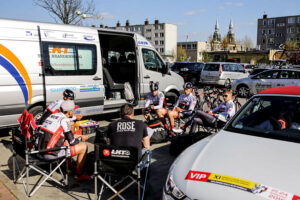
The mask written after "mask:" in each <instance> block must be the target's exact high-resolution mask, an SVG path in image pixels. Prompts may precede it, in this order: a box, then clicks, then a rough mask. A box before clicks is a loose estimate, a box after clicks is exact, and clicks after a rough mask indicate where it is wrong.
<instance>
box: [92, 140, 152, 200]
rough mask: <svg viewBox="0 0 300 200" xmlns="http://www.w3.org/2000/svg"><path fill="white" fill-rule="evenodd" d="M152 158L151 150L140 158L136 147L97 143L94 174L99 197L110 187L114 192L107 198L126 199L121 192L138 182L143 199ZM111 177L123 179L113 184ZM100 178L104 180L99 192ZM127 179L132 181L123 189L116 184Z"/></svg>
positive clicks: (96, 192)
mask: <svg viewBox="0 0 300 200" xmlns="http://www.w3.org/2000/svg"><path fill="white" fill-rule="evenodd" d="M150 160H151V152H150V151H146V152H145V153H144V154H143V155H142V158H141V159H139V154H138V149H137V148H135V147H117V146H113V145H106V144H95V164H94V165H95V172H94V174H95V194H96V197H97V199H101V197H102V195H103V192H104V191H105V189H106V188H109V189H110V190H111V191H112V192H113V193H114V194H113V195H112V196H110V197H109V198H106V199H113V198H115V197H117V196H118V197H119V198H120V199H122V200H124V199H125V198H124V197H123V196H122V195H121V193H122V192H124V191H125V190H127V189H128V188H129V187H130V186H132V185H133V184H135V183H136V184H137V189H138V200H140V199H142V200H143V199H144V194H145V189H146V184H147V176H148V170H149V167H150ZM141 170H143V171H144V172H145V173H144V176H143V178H142V176H141ZM111 177H117V178H120V177H121V179H120V180H119V181H118V182H117V183H115V184H114V185H112V184H111V183H110V182H111V181H110V180H111ZM107 178H109V180H107ZM98 179H99V180H100V181H101V182H102V186H101V189H100V191H99V193H98V183H97V181H98ZM127 179H129V180H130V182H129V183H128V184H127V185H126V186H124V187H123V188H122V189H120V190H117V189H116V186H118V185H120V184H121V183H122V182H124V181H125V180H127ZM142 179H143V180H142ZM141 190H142V191H141ZM141 192H142V193H141Z"/></svg>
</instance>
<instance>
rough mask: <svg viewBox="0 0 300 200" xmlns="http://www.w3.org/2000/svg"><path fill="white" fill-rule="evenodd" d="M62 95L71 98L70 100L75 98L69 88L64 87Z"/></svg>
mask: <svg viewBox="0 0 300 200" xmlns="http://www.w3.org/2000/svg"><path fill="white" fill-rule="evenodd" d="M63 95H64V97H66V98H68V99H71V100H74V99H75V94H74V92H73V91H72V90H70V89H66V90H65V91H64V93H63Z"/></svg>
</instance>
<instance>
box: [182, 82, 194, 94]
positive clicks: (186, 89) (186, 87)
mask: <svg viewBox="0 0 300 200" xmlns="http://www.w3.org/2000/svg"><path fill="white" fill-rule="evenodd" d="M183 88H184V93H185V95H189V94H190V93H191V92H192V90H193V84H192V83H191V82H186V83H185V84H184V86H183Z"/></svg>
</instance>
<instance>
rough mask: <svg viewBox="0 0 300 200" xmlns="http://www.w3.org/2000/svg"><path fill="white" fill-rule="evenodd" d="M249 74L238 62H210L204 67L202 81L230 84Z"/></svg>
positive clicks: (214, 83) (205, 82)
mask: <svg viewBox="0 0 300 200" xmlns="http://www.w3.org/2000/svg"><path fill="white" fill-rule="evenodd" d="M248 76H249V74H248V73H247V72H246V70H245V69H244V67H243V65H241V64H238V63H226V62H210V63H206V64H205V66H204V67H203V69H202V72H201V76H200V83H204V84H213V85H222V86H225V87H227V86H230V85H231V83H232V82H233V81H234V80H237V79H241V78H246V77H248Z"/></svg>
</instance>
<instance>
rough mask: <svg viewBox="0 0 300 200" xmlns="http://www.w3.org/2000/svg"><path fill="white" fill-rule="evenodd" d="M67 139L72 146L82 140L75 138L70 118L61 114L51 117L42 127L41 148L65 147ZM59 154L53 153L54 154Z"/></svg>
mask: <svg viewBox="0 0 300 200" xmlns="http://www.w3.org/2000/svg"><path fill="white" fill-rule="evenodd" d="M65 139H67V140H68V142H69V144H70V145H71V146H74V145H76V144H78V143H79V142H80V141H81V138H77V139H75V138H74V136H73V133H72V131H71V122H70V119H69V118H67V117H66V116H65V115H64V114H63V113H61V112H59V113H55V114H52V115H50V116H49V117H48V118H47V119H46V120H45V121H44V123H43V124H42V125H41V127H40V136H39V140H38V141H39V148H40V149H50V148H54V147H61V146H63V145H64V141H65ZM57 153H58V152H53V153H52V154H57Z"/></svg>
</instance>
